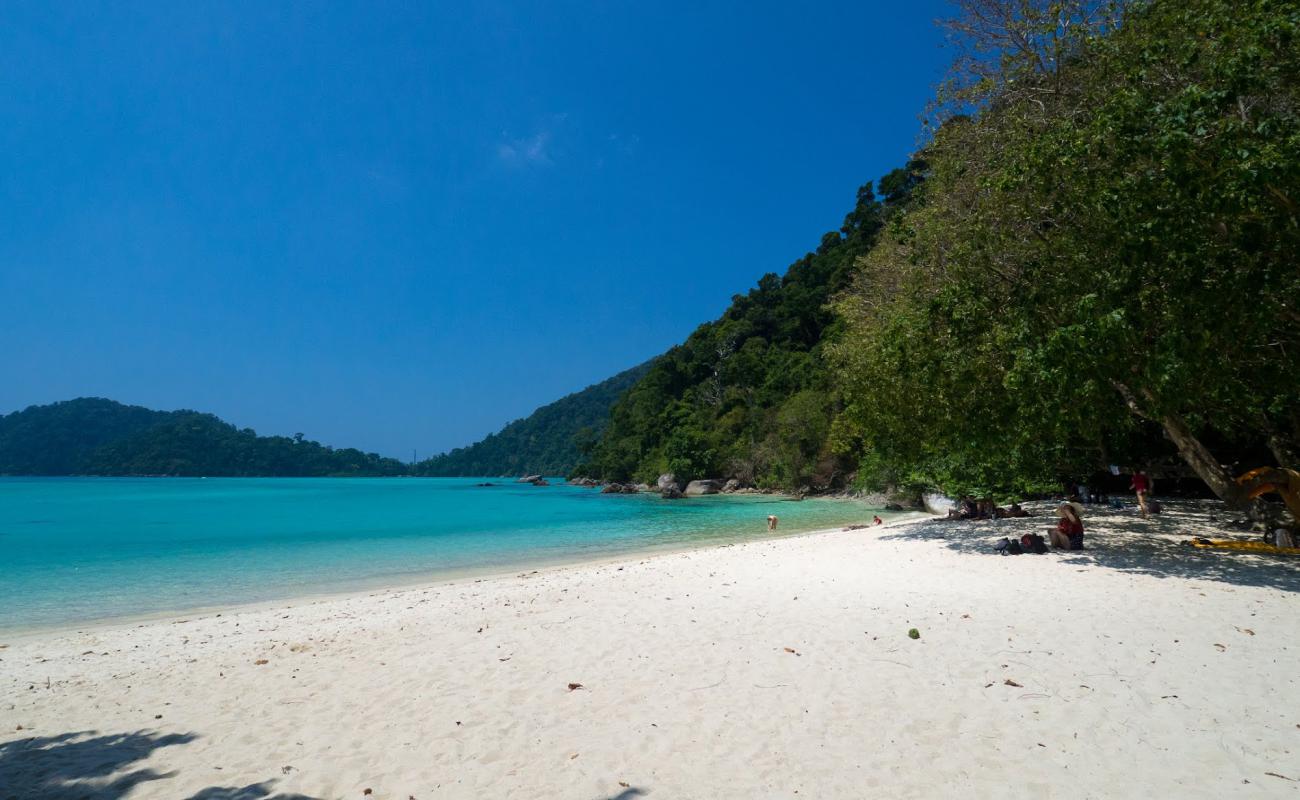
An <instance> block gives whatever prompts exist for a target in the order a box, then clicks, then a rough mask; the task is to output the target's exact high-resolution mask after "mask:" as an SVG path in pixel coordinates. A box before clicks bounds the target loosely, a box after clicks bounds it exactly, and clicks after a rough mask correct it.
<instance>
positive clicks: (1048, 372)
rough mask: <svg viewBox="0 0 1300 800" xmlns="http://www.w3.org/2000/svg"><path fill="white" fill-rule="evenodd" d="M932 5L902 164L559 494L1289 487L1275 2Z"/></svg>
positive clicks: (1286, 215) (1289, 181) (1299, 411)
mask: <svg viewBox="0 0 1300 800" xmlns="http://www.w3.org/2000/svg"><path fill="white" fill-rule="evenodd" d="M955 6H956V10H957V12H958V18H957V19H955V20H952V21H950V22H948V23H946V24H947V27H948V29H949V32H950V34H951V36H952V39H953V41H954V44H956V45H957V47H958V50H957V58H956V60H955V61H954V64H953V69H952V73H951V74H950V75H949V77H948V78H947V79H946V80H945V81H944V82H943V83H941V85H940V88H939V92H938V95H937V96H936V98H935V105H934V106H933V109H934V112H933V114H934V115H933V118H932V119H930V120H928V122H927V136H926V140H925V145H924V147H923V149H922V150H921V151H920V152H919V153H918V154H917V156H916V157H915V158H916V160H915V161H914V162H913V163H912V164H911V165H909V168H908V169H907V170H903V171H901V172H896V173H891V174H890V175H889V176H887V177H886V178H885V179H882V180H881V182H880V189H881V190H882V194H883V198H882V199H879V200H878V199H877V198H876V197H875V196H874V193H873V191H872V189H871V187H870V185H868V186H867V187H864V189H863V191H862V192H861V193H860V194H859V197H858V203H857V206H856V207H855V209H854V210H853V212H852V213H850V214H849V216H848V218H847V219H846V220H845V224H844V226H843V228H841V230H840V231H839V232H836V233H831V234H828V235H827V236H826V237H825V238H824V239H823V241H822V244H821V246H820V247H819V248H818V249H817V251H816V252H815V253H813V254H810V255H808V256H806V257H805V258H803V259H801V260H800V261H798V262H796V263H795V264H794V265H793V266H791V267H790V269H789V270H788V271H787V272H786V274H785V276H784V277H778V276H776V275H767V276H764V277H763V279H762V280H760V281H759V284H758V287H757V288H755V289H753V290H752V291H750V292H749V293H748V294H747V295H744V296H737V297H736V298H734V302H733V303H732V305H731V307H730V308H729V309H727V311H726V313H724V314H723V315H722V317H721V318H720V319H718V320H716V321H714V322H710V323H707V324H705V325H702V326H700V328H699V329H698V330H696V331H695V333H693V334H692V335H691V336H690V338H689V339H687V341H686V342H685V343H683V344H682V345H680V346H678V347H675V348H673V349H672V350H671V351H669V352H668V353H667V354H666V355H665V356H663V357H662V358H661V359H660V360H659V361H658V362H656V364H655V366H654V367H653V368H652V369H651V370H650V372H649V373H648V374H647V375H646V376H645V378H643V379H642V380H641V381H640V382H639V383H638V384H637V385H636V386H634V387H633V388H632V389H631V390H629V391H628V393H627V394H626V395H625V396H624V398H623V399H622V400H621V401H619V403H618V404H617V405H616V406H615V407H614V409H613V412H612V420H611V422H610V425H609V427H608V428H607V429H606V431H605V434H604V436H603V437H602V439H601V441H600V443H599V444H598V446H597V447H596V448H595V449H594V451H593V453H592V457H591V459H590V460H589V461H588V462H587V463H586V464H585V465H583V466H582V467H580V469H579V471H581V472H586V473H587V474H590V475H592V476H593V477H604V478H610V479H616V480H626V479H629V478H631V479H640V480H647V481H649V480H652V479H653V478H654V476H655V475H656V474H657V473H660V472H673V473H675V474H676V476H677V478H678V479H679V480H681V479H690V478H696V477H710V478H719V477H736V478H739V479H741V480H747V481H752V482H754V483H756V484H758V485H760V486H761V485H769V486H771V485H775V486H782V487H789V488H798V487H802V486H809V487H811V488H814V489H819V488H825V487H833V486H835V485H837V484H839V483H842V482H845V481H846V480H847V479H848V478H849V477H850V475H851V474H852V475H855V476H856V481H857V483H858V485H861V486H863V487H864V488H887V487H891V486H892V487H899V488H907V489H909V490H911V491H914V492H916V493H917V494H919V491H920V490H921V489H922V488H924V487H938V488H940V489H943V490H945V491H947V492H949V493H954V494H957V493H961V494H964V493H971V494H978V495H981V496H990V495H994V496H998V497H1023V496H1024V495H1025V494H1027V493H1029V494H1032V493H1043V492H1051V491H1055V490H1057V489H1059V488H1060V487H1061V485H1062V482H1073V481H1084V482H1086V483H1088V484H1089V485H1097V484H1095V483H1094V482H1093V479H1094V478H1097V477H1101V476H1104V479H1105V480H1110V479H1111V474H1112V469H1113V468H1112V467H1110V465H1115V466H1116V467H1122V468H1123V469H1124V471H1132V470H1133V469H1136V468H1141V469H1144V470H1147V471H1149V472H1153V473H1156V474H1158V475H1159V476H1160V477H1162V478H1164V477H1172V478H1179V479H1184V478H1193V477H1194V478H1199V479H1200V480H1201V481H1202V482H1203V483H1204V485H1205V486H1206V487H1208V488H1209V489H1210V490H1212V491H1213V492H1214V493H1215V494H1217V495H1218V496H1219V497H1220V498H1222V499H1223V500H1224V501H1226V502H1227V503H1228V504H1229V505H1230V506H1232V507H1235V508H1240V509H1250V511H1251V513H1252V514H1253V515H1255V516H1256V517H1257V518H1259V519H1262V518H1265V517H1268V516H1269V515H1270V514H1272V513H1273V511H1270V510H1269V509H1266V508H1262V507H1261V505H1260V504H1259V503H1258V502H1257V501H1256V499H1255V498H1253V497H1252V496H1251V494H1252V492H1251V489H1252V487H1254V486H1255V484H1253V483H1252V484H1248V485H1243V483H1242V479H1241V478H1239V477H1238V476H1239V475H1241V474H1242V473H1243V472H1246V471H1247V470H1249V469H1250V468H1252V467H1272V466H1277V467H1283V468H1290V469H1292V470H1294V469H1298V468H1300V392H1298V391H1297V388H1296V387H1297V385H1298V383H1297V380H1298V379H1297V376H1300V313H1297V307H1296V298H1300V270H1297V269H1296V258H1295V254H1296V253H1297V252H1300V135H1297V131H1300V46H1298V43H1300V15H1297V13H1296V4H1295V2H1294V0H1287V1H1286V2H1282V0H1260V2H1251V3H1241V2H1236V1H1235V0H1176V1H1175V0H1149V1H1148V2H1134V3H1098V2H1091V1H1090V0H1070V2H1063V3H1062V2H1048V1H1047V0H1033V2H1023V0H956V2H955ZM972 54H975V55H972ZM1274 473H1275V474H1279V475H1280V474H1288V473H1282V472H1278V471H1274ZM1274 473H1270V474H1274ZM1246 480H1247V481H1250V480H1253V479H1250V478H1247V479H1246ZM1279 480H1280V479H1279ZM1256 483H1257V482H1256ZM1264 488H1267V486H1266V487H1264Z"/></svg>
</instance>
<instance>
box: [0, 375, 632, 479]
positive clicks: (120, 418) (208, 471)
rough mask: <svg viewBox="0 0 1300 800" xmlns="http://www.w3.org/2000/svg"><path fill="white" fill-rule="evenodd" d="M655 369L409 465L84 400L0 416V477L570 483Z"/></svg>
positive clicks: (190, 417)
mask: <svg viewBox="0 0 1300 800" xmlns="http://www.w3.org/2000/svg"><path fill="white" fill-rule="evenodd" d="M652 363H653V362H651V361H648V362H646V363H644V364H641V365H639V366H636V367H633V368H632V369H629V370H625V371H623V372H620V373H619V374H617V375H615V376H614V377H612V378H609V379H607V380H604V381H602V382H600V383H598V384H595V385H594V386H589V387H587V388H586V389H583V390H582V391H579V392H575V393H573V394H570V395H568V396H566V397H563V398H561V399H560V400H557V401H555V402H553V403H550V404H548V405H545V406H542V407H541V408H539V409H537V410H536V411H535V412H533V413H532V414H531V415H529V416H528V417H526V418H524V419H519V420H515V421H514V422H511V423H510V424H508V425H506V426H505V427H504V428H502V429H501V430H500V431H498V432H497V433H494V434H491V435H489V436H487V437H486V438H484V439H483V440H481V441H479V442H476V443H474V444H472V445H469V446H467V447H463V448H457V449H455V450H452V451H451V452H449V453H444V454H442V455H438V456H434V457H433V458H429V459H426V460H424V461H421V462H419V463H417V464H414V465H411V464H405V463H403V462H401V461H398V460H397V459H394V458H385V457H383V456H380V455H377V454H375V453H366V452H363V451H361V450H357V449H355V448H350V447H349V448H343V449H335V448H332V447H328V446H326V445H322V444H320V443H318V442H314V441H312V440H310V439H307V438H305V436H304V435H303V434H295V435H293V436H259V435H258V434H257V433H256V432H255V431H253V430H252V429H251V428H238V427H236V426H235V425H232V424H230V423H228V422H225V421H223V420H221V419H220V418H218V417H216V416H214V415H213V414H205V413H200V412H198V411H154V410H152V409H148V408H143V407H141V406H132V405H125V404H123V403H118V402H115V401H113V400H107V399H104V398H99V397H82V398H77V399H75V400H67V401H63V402H58V403H51V404H49V405H42V406H31V407H29V408H26V409H23V410H22V411H15V412H13V413H12V414H8V415H5V416H0V475H33V476H57V475H104V476H110V475H112V476H147V475H163V476H192V477H199V476H209V477H387V476H399V475H416V476H422V477H457V476H490V475H517V474H524V473H540V474H545V475H567V474H569V472H570V471H571V470H572V469H573V468H574V466H575V465H576V464H577V463H578V462H579V461H580V460H581V459H582V458H583V456H584V454H585V453H589V452H590V450H591V448H592V447H593V446H594V445H595V443H596V442H597V441H598V440H599V438H600V436H601V435H602V433H603V432H604V429H605V425H606V423H607V422H608V420H609V410H610V407H611V406H613V405H614V403H615V401H617V400H618V398H619V397H620V396H622V394H623V393H624V392H626V391H627V389H628V388H629V387H631V386H632V385H633V384H635V383H636V382H637V381H639V380H640V379H641V378H642V377H643V376H644V375H645V374H646V372H648V371H649V369H650V366H651V364H652Z"/></svg>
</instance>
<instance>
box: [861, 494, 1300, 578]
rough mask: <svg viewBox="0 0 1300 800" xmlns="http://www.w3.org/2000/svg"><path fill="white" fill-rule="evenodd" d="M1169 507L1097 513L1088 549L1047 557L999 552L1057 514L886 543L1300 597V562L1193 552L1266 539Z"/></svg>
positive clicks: (918, 530)
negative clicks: (929, 544) (1143, 513)
mask: <svg viewBox="0 0 1300 800" xmlns="http://www.w3.org/2000/svg"><path fill="white" fill-rule="evenodd" d="M1170 506H1173V504H1172V503H1171V504H1168V505H1167V506H1166V508H1167V510H1166V511H1165V513H1163V514H1160V515H1158V516H1156V517H1153V518H1151V519H1149V520H1144V519H1142V518H1141V517H1140V516H1138V515H1137V514H1136V512H1135V511H1131V510H1124V511H1112V510H1109V509H1101V508H1097V507H1089V508H1088V509H1086V511H1085V514H1084V524H1085V526H1086V527H1087V531H1088V533H1087V537H1086V539H1085V544H1084V546H1085V548H1086V549H1084V550H1080V551H1071V552H1065V551H1059V550H1053V551H1050V552H1049V553H1048V554H1047V555H1043V556H1035V555H1023V556H1001V555H1000V554H998V553H997V552H996V551H994V549H993V546H994V544H996V543H997V542H998V541H1000V540H1001V539H1002V538H1003V537H1008V538H1012V539H1018V538H1019V537H1020V536H1021V535H1022V534H1025V533H1040V534H1043V535H1044V536H1046V534H1047V530H1048V528H1049V527H1051V526H1053V525H1054V524H1055V522H1056V518H1055V517H1054V516H1051V510H1050V508H1048V509H1043V508H1037V509H1035V510H1036V512H1038V513H1039V514H1040V516H1035V517H1030V518H1028V519H1005V520H981V521H959V520H953V521H947V520H940V519H936V520H934V521H933V522H926V523H924V524H921V525H905V526H902V527H901V528H899V529H898V532H897V533H891V534H888V535H885V536H881V537H880V538H881V539H882V540H886V541H888V540H894V541H908V540H911V541H935V542H940V543H942V544H943V545H944V546H945V547H947V548H948V549H949V550H955V551H957V552H959V553H965V554H970V555H983V556H990V557H997V558H1003V557H1005V558H1059V559H1061V560H1062V561H1064V562H1066V563H1067V564H1070V565H1072V566H1082V565H1087V564H1093V565H1096V566H1099V567H1104V568H1107V569H1115V570H1120V571H1121V572H1132V573H1137V574H1141V575H1151V576H1154V577H1157V578H1196V579H1200V580H1207V581H1218V582H1221V583H1228V584H1232V585H1236V586H1259V587H1267V588H1273V589H1280V590H1282V591H1286V592H1300V557H1298V556H1293V555H1267V554H1257V553H1250V552H1243V551H1239V550H1220V549H1209V548H1206V549H1202V548H1198V547H1192V546H1191V541H1192V539H1194V538H1196V537H1198V536H1204V537H1206V538H1211V539H1221V538H1226V537H1227V536H1234V537H1236V538H1245V539H1250V538H1256V539H1257V538H1258V536H1257V535H1253V534H1251V532H1250V531H1249V530H1247V529H1245V527H1244V526H1243V525H1241V524H1240V523H1239V522H1236V521H1235V520H1234V516H1235V515H1232V514H1229V513H1227V512H1225V511H1224V510H1223V509H1222V507H1221V506H1219V507H1216V506H1215V505H1213V504H1210V503H1197V502H1187V503H1179V504H1178V505H1177V507H1170Z"/></svg>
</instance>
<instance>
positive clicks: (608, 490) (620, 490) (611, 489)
mask: <svg viewBox="0 0 1300 800" xmlns="http://www.w3.org/2000/svg"><path fill="white" fill-rule="evenodd" d="M638 491H640V490H639V489H638V488H637V487H636V486H633V485H632V484H630V483H610V484H606V485H605V487H604V488H603V489H601V490H600V493H601V494H636V493H637V492H638Z"/></svg>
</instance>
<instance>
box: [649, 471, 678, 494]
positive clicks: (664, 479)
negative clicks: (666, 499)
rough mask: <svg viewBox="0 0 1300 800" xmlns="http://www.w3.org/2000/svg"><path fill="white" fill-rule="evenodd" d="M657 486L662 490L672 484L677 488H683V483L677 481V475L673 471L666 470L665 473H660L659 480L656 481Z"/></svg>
mask: <svg viewBox="0 0 1300 800" xmlns="http://www.w3.org/2000/svg"><path fill="white" fill-rule="evenodd" d="M655 486H656V487H657V488H658V489H659V491H661V492H662V491H663V490H664V489H667V488H668V487H669V486H672V487H673V488H676V489H681V488H682V485H681V484H680V483H678V482H677V476H676V475H674V474H672V473H671V472H665V473H664V474H662V475H660V476H659V480H657V481H655Z"/></svg>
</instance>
